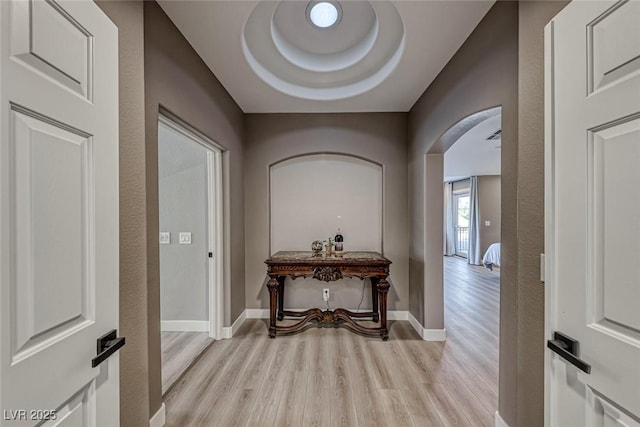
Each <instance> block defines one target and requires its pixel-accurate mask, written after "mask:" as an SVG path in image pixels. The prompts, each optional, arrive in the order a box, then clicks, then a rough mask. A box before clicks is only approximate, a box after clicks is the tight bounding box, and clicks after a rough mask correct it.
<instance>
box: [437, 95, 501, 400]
mask: <svg viewBox="0 0 640 427" xmlns="http://www.w3.org/2000/svg"><path fill="white" fill-rule="evenodd" d="M474 116H475V115H474ZM470 120H474V122H473V124H472V125H468V123H469V121H470ZM463 122H464V123H466V124H467V125H466V128H465V129H464V131H460V132H458V135H457V138H455V139H453V141H452V143H451V145H449V148H448V149H447V150H446V151H445V152H444V156H443V157H444V158H443V163H444V164H443V171H444V173H443V181H444V223H443V228H444V255H445V256H444V260H443V263H444V265H443V273H444V283H443V287H444V303H445V306H444V313H445V316H444V317H445V327H446V330H447V335H448V338H449V339H451V340H453V341H454V342H456V343H457V344H458V345H460V346H461V347H462V349H463V350H464V351H463V353H464V354H467V355H469V357H471V358H473V359H474V360H475V361H476V362H477V363H478V365H479V366H480V367H481V368H482V369H480V370H479V376H480V377H481V378H482V379H483V381H484V382H485V383H486V384H489V385H490V386H491V387H492V388H494V387H495V388H494V389H495V390H497V381H498V350H499V326H500V325H499V319H500V274H499V268H495V269H491V268H487V267H493V266H494V265H495V266H496V267H499V265H500V260H499V254H498V257H497V258H491V262H492V264H490V265H487V266H485V260H486V256H487V255H486V254H487V252H488V251H489V248H491V247H493V246H494V245H497V246H498V247H499V245H500V228H501V143H502V140H501V128H502V114H501V108H499V107H498V108H493V109H491V110H487V111H484V112H480V113H477V116H476V117H475V118H474V117H471V118H469V117H467V118H465V119H463V120H462V121H461V122H460V123H463ZM456 126H457V125H454V128H455V127H456ZM498 252H499V251H498ZM494 398H495V399H496V402H495V403H496V407H497V395H496V396H494Z"/></svg>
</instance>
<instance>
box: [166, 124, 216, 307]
mask: <svg viewBox="0 0 640 427" xmlns="http://www.w3.org/2000/svg"><path fill="white" fill-rule="evenodd" d="M158 176H159V182H158V200H159V206H160V212H159V213H160V222H159V223H160V231H164V232H170V233H171V242H170V244H162V245H160V304H161V305H160V313H161V319H162V320H209V312H208V307H209V305H208V303H207V301H208V295H209V292H208V284H207V277H208V271H207V264H208V261H209V257H208V255H207V252H208V251H209V244H208V236H207V149H206V148H204V147H203V146H201V145H199V144H198V143H197V142H194V141H191V140H190V139H189V138H187V137H186V136H184V135H179V134H178V133H177V132H176V131H174V130H171V129H169V128H168V127H167V126H166V125H161V126H160V129H159V130H158ZM180 232H190V233H191V244H190V245H181V244H180V243H179V233H180Z"/></svg>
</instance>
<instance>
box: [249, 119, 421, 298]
mask: <svg viewBox="0 0 640 427" xmlns="http://www.w3.org/2000/svg"><path fill="white" fill-rule="evenodd" d="M245 124H246V127H245V132H246V139H245V141H246V153H245V154H246V157H245V196H246V197H245V207H246V210H245V230H246V245H245V247H246V306H247V308H268V307H269V302H268V293H267V290H266V287H265V286H264V283H265V277H266V266H265V265H264V260H265V259H266V258H267V257H268V256H269V166H270V165H272V164H274V163H277V162H279V161H281V160H284V159H286V158H289V157H293V156H299V155H304V154H310V153H329V152H330V153H341V154H349V155H355V156H359V157H363V158H365V159H368V160H371V161H374V162H376V163H380V164H382V166H383V194H384V201H385V202H384V212H383V236H384V253H385V256H387V258H389V259H390V260H391V261H392V262H393V264H392V265H391V276H390V277H391V282H392V289H391V290H390V292H389V309H390V310H407V309H408V307H409V292H408V291H409V289H408V263H407V262H408V256H407V255H408V254H407V239H408V227H407V149H406V129H407V115H406V114H405V113H374V114H248V115H247V116H246V119H245ZM296 302H297V303H300V304H308V305H309V306H315V305H317V304H318V299H317V297H316V296H314V295H309V299H308V300H306V299H305V300H304V301H300V300H298V301H296ZM320 302H322V301H320ZM337 303H338V302H336V304H337Z"/></svg>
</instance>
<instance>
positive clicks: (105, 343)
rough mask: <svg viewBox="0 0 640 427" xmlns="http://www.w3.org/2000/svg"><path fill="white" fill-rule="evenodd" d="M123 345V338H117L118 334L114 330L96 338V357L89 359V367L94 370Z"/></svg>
mask: <svg viewBox="0 0 640 427" xmlns="http://www.w3.org/2000/svg"><path fill="white" fill-rule="evenodd" d="M124 343H125V339H124V337H120V338H118V332H117V331H116V330H115V329H114V330H112V331H110V332H108V333H106V334H104V335H103V336H101V337H100V338H98V343H97V345H96V347H97V351H96V352H97V353H98V355H97V356H96V357H94V358H93V359H91V367H92V368H95V367H96V366H98V365H99V364H101V363H102V362H104V361H105V360H107V358H109V356H111V355H112V354H113V353H115V352H116V351H118V350H120V349H121V348H122V347H123V346H124Z"/></svg>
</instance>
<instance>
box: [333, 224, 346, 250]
mask: <svg viewBox="0 0 640 427" xmlns="http://www.w3.org/2000/svg"><path fill="white" fill-rule="evenodd" d="M338 218H340V217H338ZM334 241H335V242H336V252H342V251H343V250H344V243H343V242H344V237H343V236H342V233H341V232H340V227H338V232H337V233H336V237H335V238H334Z"/></svg>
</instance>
